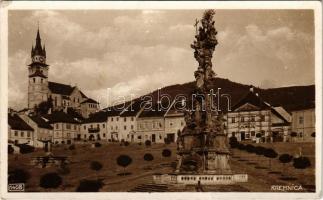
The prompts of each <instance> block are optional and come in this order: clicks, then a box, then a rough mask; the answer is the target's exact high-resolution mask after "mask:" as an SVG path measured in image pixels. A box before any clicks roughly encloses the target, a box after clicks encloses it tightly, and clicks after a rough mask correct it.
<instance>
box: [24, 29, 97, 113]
mask: <svg viewBox="0 0 323 200" xmlns="http://www.w3.org/2000/svg"><path fill="white" fill-rule="evenodd" d="M28 66H29V67H28V77H29V81H28V108H29V109H35V108H37V107H39V105H40V104H41V103H42V102H51V105H52V108H53V110H65V109H67V108H73V109H74V110H76V111H77V112H78V113H80V114H82V116H83V117H88V116H89V114H90V113H93V112H96V111H98V110H99V103H98V102H97V101H95V100H93V99H91V98H88V97H87V96H86V95H85V94H84V93H83V92H82V91H81V90H79V88H78V87H77V86H71V85H66V84H62V83H56V82H51V81H49V80H48V74H49V73H48V71H49V65H48V64H47V63H46V49H45V45H43V46H42V44H41V38H40V34H39V29H38V30H37V36H36V44H35V46H32V48H31V64H29V65H28Z"/></svg>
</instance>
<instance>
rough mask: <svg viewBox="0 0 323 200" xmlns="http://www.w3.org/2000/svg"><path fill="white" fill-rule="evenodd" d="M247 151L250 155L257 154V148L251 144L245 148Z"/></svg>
mask: <svg viewBox="0 0 323 200" xmlns="http://www.w3.org/2000/svg"><path fill="white" fill-rule="evenodd" d="M245 149H246V151H247V152H249V153H255V151H256V150H255V147H254V146H253V145H251V144H247V145H246V147H245Z"/></svg>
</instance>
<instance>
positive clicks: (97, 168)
mask: <svg viewBox="0 0 323 200" xmlns="http://www.w3.org/2000/svg"><path fill="white" fill-rule="evenodd" d="M102 167H103V165H102V164H101V163H100V162H98V161H92V162H91V164H90V168H91V169H92V170H94V171H100V170H101V169H102Z"/></svg>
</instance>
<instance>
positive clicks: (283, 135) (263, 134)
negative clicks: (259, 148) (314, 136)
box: [225, 88, 291, 142]
mask: <svg viewBox="0 0 323 200" xmlns="http://www.w3.org/2000/svg"><path fill="white" fill-rule="evenodd" d="M225 118H226V131H227V133H228V137H231V136H235V137H237V139H238V140H239V141H242V140H254V141H260V142H261V141H262V142H273V141H287V139H288V138H289V133H290V122H291V116H290V114H289V113H288V112H287V111H286V110H285V109H284V108H283V107H274V106H271V105H270V104H269V103H267V102H265V101H263V100H262V99H261V97H259V95H258V94H257V93H254V91H253V88H251V89H250V92H249V93H248V94H247V95H246V96H245V97H243V98H242V99H241V100H240V101H239V102H238V103H237V104H236V105H235V106H233V107H232V112H228V113H227V114H226V115H225ZM257 136H258V137H257Z"/></svg>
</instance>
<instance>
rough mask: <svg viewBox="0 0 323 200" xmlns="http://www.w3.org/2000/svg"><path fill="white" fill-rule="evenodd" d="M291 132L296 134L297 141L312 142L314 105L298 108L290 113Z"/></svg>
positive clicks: (313, 136) (313, 135)
mask: <svg viewBox="0 0 323 200" xmlns="http://www.w3.org/2000/svg"><path fill="white" fill-rule="evenodd" d="M292 132H295V133H296V134H297V136H296V140H297V141H304V142H308V141H311V142H314V141H315V140H314V138H315V104H314V103H313V104H311V105H309V106H306V107H300V108H299V109H295V110H293V111H292Z"/></svg>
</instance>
